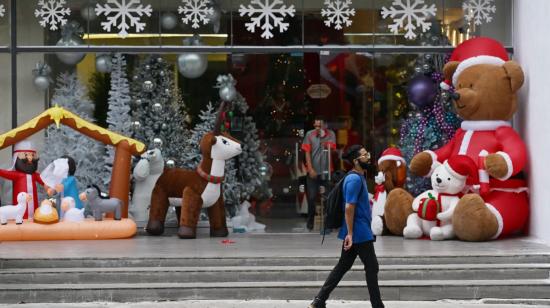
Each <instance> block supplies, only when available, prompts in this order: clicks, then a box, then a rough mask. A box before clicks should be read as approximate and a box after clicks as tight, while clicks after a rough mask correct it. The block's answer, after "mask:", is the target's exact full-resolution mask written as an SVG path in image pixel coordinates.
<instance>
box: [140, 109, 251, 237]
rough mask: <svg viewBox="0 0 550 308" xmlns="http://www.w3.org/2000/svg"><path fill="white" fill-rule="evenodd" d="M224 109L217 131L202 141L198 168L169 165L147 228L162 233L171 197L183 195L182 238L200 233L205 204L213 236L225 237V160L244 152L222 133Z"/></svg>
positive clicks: (156, 192) (155, 193)
mask: <svg viewBox="0 0 550 308" xmlns="http://www.w3.org/2000/svg"><path fill="white" fill-rule="evenodd" d="M224 108H225V103H222V104H221V106H220V112H219V113H218V118H217V120H216V124H215V125H214V131H213V132H210V133H207V134H205V135H204V136H203V137H202V139H201V142H200V150H201V153H202V160H201V162H200V163H199V166H198V167H197V169H196V170H186V169H179V168H172V169H165V170H164V172H163V173H162V175H161V176H160V177H159V179H158V180H157V183H156V184H155V188H154V189H153V194H152V196H151V208H150V210H149V222H148V223H147V228H146V230H147V232H148V233H149V234H151V235H160V234H162V233H163V232H164V221H165V219H166V212H167V211H168V207H169V200H168V198H175V197H178V198H182V206H181V215H180V224H179V229H178V236H179V237H180V238H182V239H191V238H195V237H196V229H197V223H198V220H199V215H200V212H201V209H202V208H207V211H208V219H209V221H210V236H212V237H225V236H227V234H228V231H227V226H226V223H225V207H224V201H223V193H222V182H223V180H224V171H225V170H224V169H225V161H226V160H228V159H231V158H233V157H235V156H237V155H239V154H241V152H242V149H241V144H240V143H239V142H237V141H236V140H235V139H233V138H232V137H231V136H230V135H229V134H227V133H220V131H219V128H220V114H221V111H223V109H224Z"/></svg>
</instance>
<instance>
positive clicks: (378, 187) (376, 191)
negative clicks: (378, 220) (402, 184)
mask: <svg viewBox="0 0 550 308" xmlns="http://www.w3.org/2000/svg"><path fill="white" fill-rule="evenodd" d="M385 191H386V187H384V184H377V185H376V186H374V200H376V201H378V195H380V193H383V192H385Z"/></svg>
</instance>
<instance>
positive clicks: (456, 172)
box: [443, 155, 479, 185]
mask: <svg viewBox="0 0 550 308" xmlns="http://www.w3.org/2000/svg"><path fill="white" fill-rule="evenodd" d="M443 165H444V166H445V169H447V171H449V173H450V174H452V175H453V176H454V177H456V178H458V179H461V180H464V179H466V178H467V180H466V183H467V184H468V185H473V184H476V183H478V182H479V179H478V170H477V166H476V163H475V162H474V160H473V159H471V158H470V157H468V156H466V155H455V156H451V157H450V158H449V159H448V160H446V161H445V162H444V163H443Z"/></svg>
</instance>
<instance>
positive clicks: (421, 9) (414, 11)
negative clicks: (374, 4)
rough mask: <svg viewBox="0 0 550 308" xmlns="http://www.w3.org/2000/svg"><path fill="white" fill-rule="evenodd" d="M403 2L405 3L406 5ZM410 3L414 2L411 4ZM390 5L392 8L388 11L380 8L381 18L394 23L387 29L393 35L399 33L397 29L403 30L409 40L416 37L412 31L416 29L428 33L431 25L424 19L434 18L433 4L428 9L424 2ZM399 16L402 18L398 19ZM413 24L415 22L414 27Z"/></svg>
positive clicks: (399, 0) (400, 0)
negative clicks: (405, 31)
mask: <svg viewBox="0 0 550 308" xmlns="http://www.w3.org/2000/svg"><path fill="white" fill-rule="evenodd" d="M403 1H406V4H405V3H403ZM412 1H414V2H413V3H412V4H411V2H412ZM391 5H392V7H390V8H389V9H387V8H386V7H382V18H384V19H385V18H386V17H388V16H389V17H391V18H393V22H394V23H393V24H392V25H389V26H388V28H389V29H390V30H391V32H393V33H394V34H397V33H399V28H404V29H405V30H407V33H405V38H406V39H409V40H412V39H414V38H415V37H416V33H414V30H416V28H417V27H422V32H426V31H428V30H429V29H430V27H431V25H432V24H431V22H427V21H426V18H428V17H430V15H432V16H435V13H436V12H437V8H436V7H435V4H432V5H431V6H430V7H428V5H426V4H424V0H394V1H393V2H392V4H391ZM421 5H423V6H421ZM395 7H398V8H395ZM399 15H402V16H401V17H398V16H399ZM405 19H406V20H407V24H406V25H404V22H405ZM413 19H414V20H413ZM414 22H416V25H415V24H414Z"/></svg>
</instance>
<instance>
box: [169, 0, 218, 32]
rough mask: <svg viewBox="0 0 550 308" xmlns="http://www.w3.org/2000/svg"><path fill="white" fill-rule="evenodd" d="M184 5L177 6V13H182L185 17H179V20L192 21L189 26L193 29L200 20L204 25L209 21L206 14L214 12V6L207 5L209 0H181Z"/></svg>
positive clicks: (185, 22)
mask: <svg viewBox="0 0 550 308" xmlns="http://www.w3.org/2000/svg"><path fill="white" fill-rule="evenodd" d="M181 1H182V2H183V4H184V6H183V7H182V6H179V7H178V13H180V14H182V13H183V14H184V15H185V17H182V18H181V21H182V22H183V23H184V24H186V25H187V24H188V23H189V22H193V25H192V26H191V27H192V28H193V29H197V28H198V27H199V24H200V22H201V21H202V24H203V25H206V24H207V23H208V22H210V19H209V18H208V16H210V15H212V14H214V8H212V7H208V4H209V3H210V0H181Z"/></svg>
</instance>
